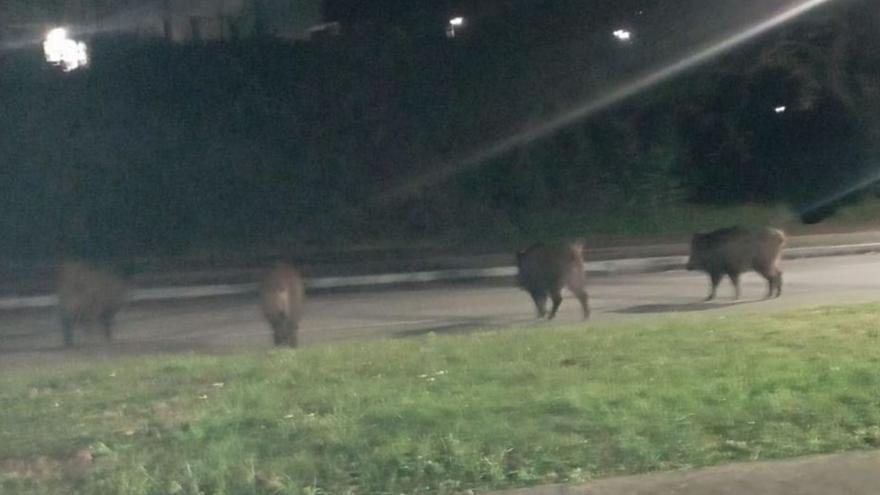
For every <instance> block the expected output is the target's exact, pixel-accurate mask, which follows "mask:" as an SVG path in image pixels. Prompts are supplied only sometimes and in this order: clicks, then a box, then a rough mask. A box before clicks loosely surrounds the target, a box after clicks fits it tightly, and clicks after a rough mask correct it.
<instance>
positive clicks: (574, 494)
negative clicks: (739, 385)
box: [485, 451, 880, 495]
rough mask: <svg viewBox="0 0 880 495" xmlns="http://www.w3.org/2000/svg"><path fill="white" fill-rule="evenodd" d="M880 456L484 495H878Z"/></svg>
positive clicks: (767, 464) (723, 468)
mask: <svg viewBox="0 0 880 495" xmlns="http://www.w3.org/2000/svg"><path fill="white" fill-rule="evenodd" d="M878 493H880V451H870V452H853V453H846V454H833V455H826V456H815V457H804V458H799V459H794V460H787V461H770V462H751V463H741V464H729V465H725V466H718V467H712V468H706V469H697V470H686V471H673V472H666V473H653V474H646V475H638V476H626V477H619V478H609V479H604V480H599V481H594V482H591V483H585V484H582V485H549V486H540V487H533V488H523V489H517V490H507V491H498V492H489V493H486V494H485V495H877V494H878Z"/></svg>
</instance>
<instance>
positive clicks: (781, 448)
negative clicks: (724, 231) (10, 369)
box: [0, 305, 880, 495]
mask: <svg viewBox="0 0 880 495" xmlns="http://www.w3.org/2000/svg"><path fill="white" fill-rule="evenodd" d="M878 337H880V305H868V306H854V307H849V306H848V307H828V308H817V309H808V310H800V311H795V312H790V313H784V314H777V315H755V316H748V317H736V318H733V317H728V318H725V317H719V316H715V317H707V316H705V315H702V316H689V317H669V318H658V319H653V320H639V321H638V322H626V323H620V322H618V323H608V324H596V325H593V324H590V325H574V326H551V325H547V326H541V327H537V328H532V329H528V330H511V331H503V332H487V333H479V334H474V335H469V336H456V337H435V336H428V337H426V338H423V339H410V340H384V341H379V342H367V343H349V344H343V345H334V346H326V347H314V348H307V349H303V350H298V351H273V352H268V353H253V354H246V355H238V356H224V357H205V356H172V357H164V356H163V357H154V358H138V359H130V360H120V361H118V362H113V363H103V364H99V365H95V366H82V365H80V366H75V367H68V368H62V369H53V370H46V371H41V372H38V373H36V374H35V373H33V372H27V373H25V372H16V373H11V374H7V375H6V376H2V377H0V492H2V493H9V494H18V493H25V494H30V493H89V494H92V493H94V494H104V493H107V494H110V493H125V494H130V495H139V494H199V493H201V494H269V493H272V494H276V493H277V494H318V493H323V494H362V493H363V494H366V493H369V494H383V493H387V494H399V493H407V494H414V493H462V492H467V491H468V490H477V491H478V490H482V489H490V488H501V487H510V486H524V485H532V484H541V483H548V482H565V481H583V480H586V479H590V478H594V477H602V476H609V475H616V474H623V473H637V472H645V471H652V470H663V469H672V468H680V467H685V466H706V465H712V464H718V463H724V462H730V461H739V460H750V459H751V460H756V459H769V458H782V457H791V456H798V455H803V454H810V453H823V452H831V451H838V450H843V449H858V448H865V447H877V446H880V373H878V371H877V370H878V364H880V339H878Z"/></svg>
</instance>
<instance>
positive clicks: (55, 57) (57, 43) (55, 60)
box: [43, 27, 89, 72]
mask: <svg viewBox="0 0 880 495" xmlns="http://www.w3.org/2000/svg"><path fill="white" fill-rule="evenodd" d="M43 54H44V55H45V56H46V62H48V63H50V64H52V65H58V66H61V70H63V71H64V72H70V71H72V70H76V69H78V68H80V67H85V66H86V65H88V64H89V50H88V47H87V46H86V44H85V43H83V42H82V41H76V40H73V39H71V38H69V37H68V34H67V30H66V29H64V28H61V27H59V28H55V29H52V30H51V31H49V32H48V33H46V40H45V41H43Z"/></svg>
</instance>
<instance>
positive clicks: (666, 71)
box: [383, 0, 832, 200]
mask: <svg viewBox="0 0 880 495" xmlns="http://www.w3.org/2000/svg"><path fill="white" fill-rule="evenodd" d="M831 1H832V0H808V1H802V2H797V3H796V4H793V5H790V6H789V7H787V8H786V9H784V10H782V11H781V12H779V13H778V14H776V15H774V16H772V17H769V18H767V19H765V20H763V21H761V22H759V23H757V24H754V25H752V26H751V27H748V28H747V29H745V30H743V31H741V32H738V33H736V34H734V35H732V36H730V37H728V38H725V39H723V40H721V41H718V42H716V43H713V44H711V45H710V46H708V47H706V48H703V49H701V50H699V51H696V52H695V53H692V54H690V55H688V56H686V57H684V58H682V59H680V60H678V61H677V62H675V63H673V64H671V65H668V66H666V67H663V68H661V69H659V70H656V71H654V72H651V73H648V74H646V75H644V76H642V77H640V78H637V79H636V80H634V81H633V82H630V83H629V84H624V85H622V86H620V87H619V88H617V89H614V90H611V91H609V92H607V93H605V94H603V95H601V96H599V97H598V98H595V99H592V100H591V101H588V102H586V103H585V104H583V105H581V106H579V107H577V108H575V109H573V110H571V111H569V112H567V113H565V114H562V115H561V116H559V117H557V118H555V119H553V120H550V121H548V122H545V123H543V124H540V125H538V126H537V127H533V128H530V129H528V130H525V131H522V132H520V133H518V134H515V135H513V136H511V137H509V138H506V139H504V140H502V141H499V142H497V143H495V144H493V145H492V146H490V147H488V148H486V149H484V150H482V151H479V152H477V153H474V154H473V155H470V156H468V157H466V158H464V159H463V160H458V161H455V162H447V163H446V164H444V165H441V166H439V167H437V169H436V171H435V172H433V173H430V174H426V175H423V176H422V177H419V178H416V179H414V180H410V181H408V183H407V184H405V185H404V186H403V187H401V188H398V189H395V190H392V191H391V192H390V193H389V194H387V195H385V196H384V198H383V199H385V200H393V199H399V198H405V197H408V196H411V195H413V194H415V193H417V192H418V191H419V190H420V189H422V188H424V187H427V186H430V185H433V184H437V183H440V182H443V181H445V180H447V179H449V178H450V177H452V176H454V175H455V174H457V173H459V172H462V171H465V170H468V169H472V168H475V167H478V166H479V165H480V164H482V163H484V162H486V161H487V160H490V159H492V158H495V157H498V156H500V155H502V154H504V153H507V152H509V151H512V150H514V149H516V148H518V147H520V146H522V145H525V144H528V143H531V142H533V141H536V140H538V139H540V138H542V137H544V136H547V135H549V134H552V133H553V132H555V131H558V130H560V129H562V128H564V127H566V126H568V125H570V124H572V123H574V122H577V121H579V120H582V119H584V118H586V117H588V116H590V115H592V114H594V113H596V112H598V111H600V110H603V109H605V108H607V107H609V106H611V105H614V104H616V103H619V102H620V101H622V100H625V99H627V98H629V97H632V96H634V95H636V94H638V93H641V92H642V91H645V90H646V89H649V88H651V87H653V86H655V85H657V84H659V83H662V82H665V81H667V80H670V79H672V78H673V77H675V76H677V75H679V74H681V73H683V72H685V71H687V70H689V69H692V68H694V67H696V66H698V65H700V64H702V63H705V62H707V61H709V60H711V59H713V58H716V57H718V56H719V55H722V54H724V53H726V52H728V51H730V50H732V49H734V48H736V47H737V46H739V45H741V44H743V43H745V42H747V41H749V40H751V39H753V38H755V37H757V36H760V35H762V34H764V33H766V32H768V31H771V30H772V29H774V28H776V27H778V26H780V25H782V24H785V23H786V22H788V21H791V20H792V19H795V18H797V17H799V16H801V15H803V14H805V13H807V12H809V11H811V10H813V9H815V8H817V7H819V6H822V5H824V4H827V3H830V2H831Z"/></svg>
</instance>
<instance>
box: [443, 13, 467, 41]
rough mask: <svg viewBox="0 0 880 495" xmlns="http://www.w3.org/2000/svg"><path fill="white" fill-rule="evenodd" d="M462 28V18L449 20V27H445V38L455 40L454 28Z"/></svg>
mask: <svg viewBox="0 0 880 495" xmlns="http://www.w3.org/2000/svg"><path fill="white" fill-rule="evenodd" d="M463 26H464V17H453V18H452V19H449V25H448V26H446V37H447V38H455V34H456V33H455V30H456V28H461V27H463Z"/></svg>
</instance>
